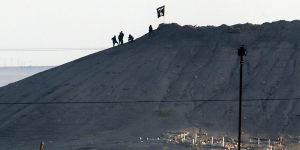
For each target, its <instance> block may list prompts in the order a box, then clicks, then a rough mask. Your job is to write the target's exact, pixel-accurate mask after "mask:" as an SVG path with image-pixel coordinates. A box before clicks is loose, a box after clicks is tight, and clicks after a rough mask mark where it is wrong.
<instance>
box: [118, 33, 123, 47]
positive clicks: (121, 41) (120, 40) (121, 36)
mask: <svg viewBox="0 0 300 150" xmlns="http://www.w3.org/2000/svg"><path fill="white" fill-rule="evenodd" d="M123 37H124V33H123V31H121V32H120V34H119V37H118V39H119V45H120V44H121V45H122V44H123Z"/></svg>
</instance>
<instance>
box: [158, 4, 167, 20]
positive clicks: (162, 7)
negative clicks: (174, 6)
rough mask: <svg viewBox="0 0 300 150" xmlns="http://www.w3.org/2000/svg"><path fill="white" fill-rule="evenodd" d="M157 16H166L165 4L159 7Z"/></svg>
mask: <svg viewBox="0 0 300 150" xmlns="http://www.w3.org/2000/svg"><path fill="white" fill-rule="evenodd" d="M156 10H157V18H159V17H161V16H165V6H161V7H158V8H157V9H156Z"/></svg>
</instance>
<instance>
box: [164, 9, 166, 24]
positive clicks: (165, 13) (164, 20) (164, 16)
mask: <svg viewBox="0 0 300 150" xmlns="http://www.w3.org/2000/svg"><path fill="white" fill-rule="evenodd" d="M164 24H166V5H165V9H164Z"/></svg>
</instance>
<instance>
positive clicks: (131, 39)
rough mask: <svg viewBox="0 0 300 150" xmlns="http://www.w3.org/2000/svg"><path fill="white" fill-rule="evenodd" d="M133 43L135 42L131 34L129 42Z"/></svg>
mask: <svg viewBox="0 0 300 150" xmlns="http://www.w3.org/2000/svg"><path fill="white" fill-rule="evenodd" d="M133 41H134V37H133V36H132V35H131V34H129V36H128V42H133Z"/></svg>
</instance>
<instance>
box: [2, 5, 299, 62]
mask: <svg viewBox="0 0 300 150" xmlns="http://www.w3.org/2000/svg"><path fill="white" fill-rule="evenodd" d="M161 5H166V21H167V23H171V22H176V23H179V24H181V25H185V24H192V25H200V26H205V25H221V24H229V25H232V24H237V23H246V22H251V23H256V24H261V23H263V22H272V21H277V20H289V21H290V20H295V19H299V18H300V9H299V6H300V0H0V49H14V48H17V49H19V48H107V47H110V46H111V45H112V43H111V37H112V36H113V35H114V34H118V33H119V31H121V30H122V31H124V33H125V39H127V36H128V33H131V34H132V35H133V36H135V37H139V36H141V35H143V34H145V33H146V32H147V30H148V26H149V25H150V24H152V25H153V26H154V27H155V28H156V27H157V26H158V24H159V23H162V21H163V19H162V18H160V19H157V16H156V8H157V7H159V6H161ZM89 53H91V51H89V52H87V51H83V52H80V51H67V52H66V51H64V52H60V51H55V52H36V51H34V52H30V51H26V52H22V51H17V52H8V51H5V52H1V51H0V66H3V65H5V66H12V65H58V64H61V63H64V62H66V61H70V60H72V59H74V58H78V57H80V56H83V55H86V54H89Z"/></svg>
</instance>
